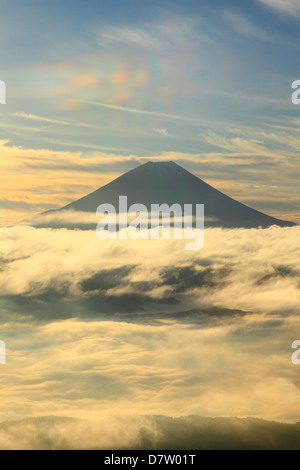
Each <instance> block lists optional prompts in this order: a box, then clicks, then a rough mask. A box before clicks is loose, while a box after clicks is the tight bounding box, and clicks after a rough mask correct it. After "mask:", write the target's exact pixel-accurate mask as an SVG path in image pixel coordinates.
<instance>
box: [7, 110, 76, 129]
mask: <svg viewBox="0 0 300 470" xmlns="http://www.w3.org/2000/svg"><path fill="white" fill-rule="evenodd" d="M13 116H15V117H19V118H22V119H30V120H32V121H42V122H49V123H50V124H61V125H65V126H69V125H70V123H69V122H67V121H59V120H57V119H50V118H46V117H43V116H37V115H35V114H27V113H23V112H18V113H14V114H13Z"/></svg>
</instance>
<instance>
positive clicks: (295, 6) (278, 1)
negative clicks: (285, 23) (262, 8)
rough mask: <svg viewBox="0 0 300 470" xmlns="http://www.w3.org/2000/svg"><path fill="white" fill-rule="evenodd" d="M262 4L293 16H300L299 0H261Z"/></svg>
mask: <svg viewBox="0 0 300 470" xmlns="http://www.w3.org/2000/svg"><path fill="white" fill-rule="evenodd" d="M259 1H260V2H261V3H262V4H264V5H266V6H268V7H270V8H273V9H274V10H277V11H278V12H279V13H287V14H289V15H292V16H296V17H298V16H300V1H299V0H259Z"/></svg>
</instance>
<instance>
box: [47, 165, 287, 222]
mask: <svg viewBox="0 0 300 470" xmlns="http://www.w3.org/2000/svg"><path fill="white" fill-rule="evenodd" d="M119 196H127V198H128V207H129V206H130V205H132V204H134V203H140V204H144V205H145V206H146V207H147V209H148V211H150V209H151V204H162V203H166V204H168V205H172V204H175V203H179V204H180V205H181V206H182V209H183V205H184V204H192V205H193V209H195V206H196V204H204V206H205V226H210V227H225V228H239V227H241V228H256V227H263V228H266V227H269V226H271V225H278V226H280V227H290V226H294V225H296V224H295V223H294V222H289V221H285V220H280V219H276V218H274V217H270V216H268V215H266V214H263V213H262V212H259V211H257V210H255V209H252V208H250V207H248V206H246V205H244V204H242V203H240V202H238V201H236V200H234V199H232V198H231V197H228V196H226V195H225V194H223V193H221V192H220V191H218V190H216V189H215V188H213V187H212V186H210V185H209V184H207V183H205V182H204V181H202V180H201V179H200V178H198V177H197V176H195V175H193V174H192V173H190V172H189V171H187V170H185V169H184V168H182V167H181V166H180V165H177V164H176V163H174V162H147V163H145V164H143V165H141V166H139V167H137V168H135V169H133V170H130V171H128V172H127V173H124V174H123V175H122V176H120V177H118V178H117V179H115V180H113V181H112V182H110V183H109V184H107V185H105V186H103V187H102V188H100V189H97V190H96V191H94V192H92V193H90V194H88V195H87V196H85V197H83V198H81V199H79V200H77V201H75V202H72V203H71V204H68V205H67V206H65V207H62V208H61V209H59V211H62V210H63V211H66V210H67V211H69V210H72V211H83V212H93V213H95V212H96V209H97V207H98V206H99V205H100V204H104V203H109V204H112V205H113V206H114V207H115V208H116V210H118V207H119ZM51 212H52V213H53V212H57V211H51Z"/></svg>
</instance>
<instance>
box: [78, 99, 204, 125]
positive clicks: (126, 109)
mask: <svg viewBox="0 0 300 470" xmlns="http://www.w3.org/2000/svg"><path fill="white" fill-rule="evenodd" d="M80 102H81V103H85V104H90V105H93V106H100V107H101V108H107V109H112V110H116V111H124V112H127V113H135V114H145V115H146V116H160V117H163V118H168V119H175V120H182V121H190V122H198V123H200V122H201V121H200V120H199V119H195V118H191V117H187V116H181V115H179V114H168V113H162V112H160V111H149V110H146V109H139V108H131V107H129V106H119V105H115V104H108V103H100V102H98V101H86V100H80Z"/></svg>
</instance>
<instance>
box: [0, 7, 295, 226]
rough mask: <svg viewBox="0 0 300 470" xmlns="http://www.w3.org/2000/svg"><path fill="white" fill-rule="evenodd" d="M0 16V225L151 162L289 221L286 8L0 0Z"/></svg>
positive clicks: (291, 127) (291, 157)
mask: <svg viewBox="0 0 300 470" xmlns="http://www.w3.org/2000/svg"><path fill="white" fill-rule="evenodd" d="M0 13H1V14H0V51H1V54H0V57H1V67H0V70H1V75H0V79H1V80H4V81H5V83H6V87H7V92H6V94H7V97H6V98H7V104H6V105H0V155H1V157H0V170H1V171H0V209H1V212H0V213H1V215H0V224H1V225H5V224H10V223H13V222H18V221H20V220H22V219H23V218H24V217H26V216H27V215H28V214H36V213H39V212H42V211H44V210H48V209H52V208H57V207H60V206H63V205H65V204H67V203H69V202H72V201H73V200H75V199H77V198H79V197H81V196H83V195H85V194H88V193H89V192H91V191H92V190H95V189H97V188H98V187H100V186H102V185H103V184H106V183H108V182H109V181H110V180H111V179H113V178H115V177H117V176H119V175H120V174H122V173H124V172H125V171H127V170H129V169H131V168H134V167H135V166H137V165H139V164H141V163H143V162H145V161H148V160H155V159H156V160H166V159H167V160H174V161H176V162H177V163H179V164H181V165H182V166H184V167H185V168H186V169H188V170H189V171H192V172H193V173H195V174H196V175H197V176H199V177H200V178H202V179H204V180H205V181H207V182H208V183H210V184H212V185H213V186H215V187H216V188H217V189H220V190H221V191H223V192H225V193H226V194H228V195H230V196H231V197H234V198H236V199H238V200H239V201H241V202H244V203H246V204H248V205H250V206H252V207H254V208H256V209H258V210H261V211H264V212H267V213H269V214H270V215H273V216H278V217H282V218H285V219H287V220H293V221H296V222H297V221H300V215H299V199H300V196H299V190H298V188H299V170H300V167H299V157H298V149H299V143H300V139H299V123H300V107H299V108H298V107H297V106H295V105H293V104H292V102H291V95H292V90H291V84H292V82H293V81H294V80H296V79H300V70H299V65H298V63H297V57H299V47H300V45H299V44H300V32H299V21H300V2H299V1H298V0H288V1H284V0H249V1H247V2H240V1H233V0H229V1H226V2H224V1H219V0H217V1H214V2H209V1H208V0H201V1H184V2H183V1H178V0H177V1H176V0H175V1H172V2H171V1H165V0H164V1H156V0H155V1H152V2H139V1H127V2H122V1H117V0H111V1H109V2H102V1H93V0H87V1H86V2H81V1H78V0H76V1H71V0H65V1H64V2H61V1H58V0H53V1H51V2H50V1H46V0H39V1H38V0H28V1H26V3H25V2H22V1H21V0H10V1H5V0H2V1H1V2H0ZM298 39H299V40H298Z"/></svg>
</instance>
